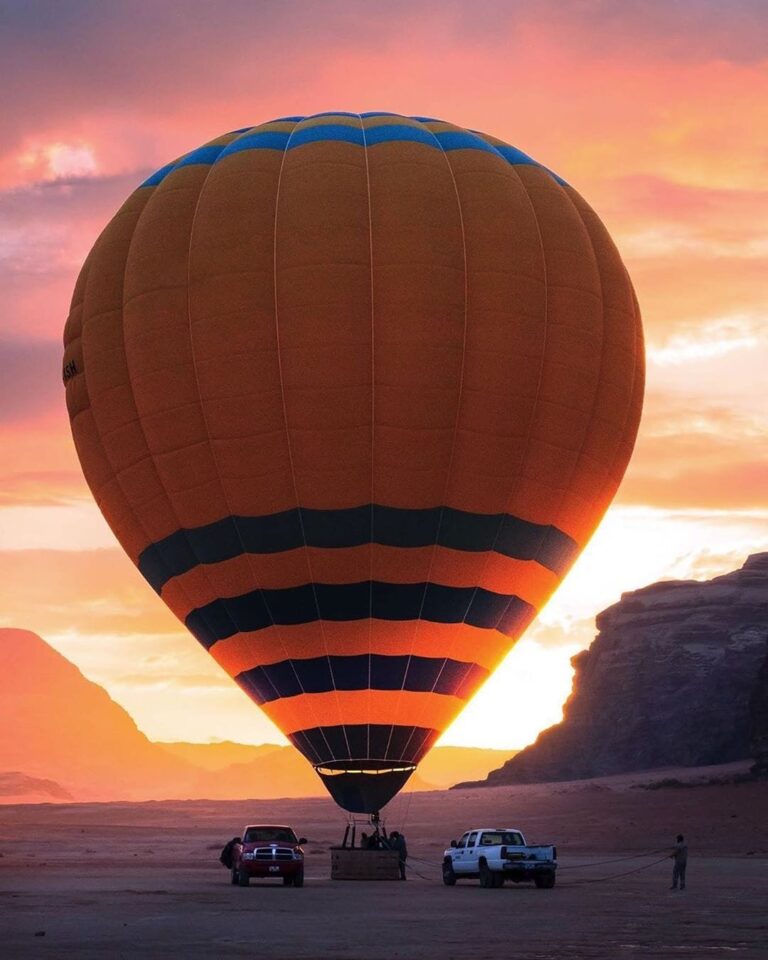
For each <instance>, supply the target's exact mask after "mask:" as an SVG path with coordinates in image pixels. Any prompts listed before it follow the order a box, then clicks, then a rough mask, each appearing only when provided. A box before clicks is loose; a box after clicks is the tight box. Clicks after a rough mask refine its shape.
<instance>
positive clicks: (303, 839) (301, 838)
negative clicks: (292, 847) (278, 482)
mask: <svg viewBox="0 0 768 960" xmlns="http://www.w3.org/2000/svg"><path fill="white" fill-rule="evenodd" d="M302 843H309V841H308V840H307V838H306V837H299V844H302Z"/></svg>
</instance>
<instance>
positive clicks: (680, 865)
mask: <svg viewBox="0 0 768 960" xmlns="http://www.w3.org/2000/svg"><path fill="white" fill-rule="evenodd" d="M669 856H670V859H672V860H674V861H675V863H674V866H673V867H672V886H671V887H670V890H677V884H678V881H679V882H680V889H681V890H685V868H686V866H687V865H688V844H687V843H686V842H685V838H684V837H683V835H682V833H678V835H677V843H676V844H675V846H674V849H673V850H672V853H670V855H669Z"/></svg>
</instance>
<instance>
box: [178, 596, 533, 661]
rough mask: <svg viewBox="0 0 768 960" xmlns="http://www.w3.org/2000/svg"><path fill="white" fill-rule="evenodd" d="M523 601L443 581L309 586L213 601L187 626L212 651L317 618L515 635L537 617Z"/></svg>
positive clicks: (196, 612)
mask: <svg viewBox="0 0 768 960" xmlns="http://www.w3.org/2000/svg"><path fill="white" fill-rule="evenodd" d="M535 612H536V611H535V609H534V608H533V607H532V606H531V604H530V603H526V602H525V601H524V600H521V599H520V598H519V597H516V596H514V595H509V594H503V593H494V592H493V591H491V590H484V589H483V588H482V587H447V586H445V585H443V584H440V583H384V582H382V581H380V580H364V581H361V582H360V583H343V584H337V583H305V584H302V585H301V586H299V587H285V588H283V589H279V590H276V589H272V590H252V591H251V592H249V593H245V594H242V595H241V596H239V597H227V598H226V599H223V598H222V599H218V600H214V601H212V602H211V603H208V604H206V605H205V606H203V607H198V608H197V609H196V610H193V611H192V612H191V613H190V614H189V615H188V616H187V617H186V619H185V621H184V623H185V625H186V626H187V628H188V629H189V631H190V632H191V633H192V634H193V635H194V636H195V637H196V638H197V639H198V640H199V641H200V643H201V644H202V645H203V646H204V647H205V648H206V649H207V650H209V649H210V648H211V647H212V646H213V645H214V644H215V643H217V642H218V641H219V640H225V639H226V638H227V637H231V636H234V635H235V634H236V633H244V632H251V631H256V630H264V629H265V628H266V627H269V626H271V625H272V624H276V625H280V626H295V625H297V624H300V623H314V622H315V621H317V620H332V621H336V622H341V621H350V620H367V619H368V618H369V617H373V618H374V619H376V620H395V621H401V620H428V621H429V622H431V623H466V624H468V625H469V626H471V627H482V628H484V629H488V630H498V631H499V633H503V634H504V635H505V636H517V635H518V633H519V632H520V630H521V629H522V628H523V627H524V626H526V625H527V624H528V623H529V621H530V620H531V618H532V617H533V616H534V614H535Z"/></svg>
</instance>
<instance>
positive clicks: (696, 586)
mask: <svg viewBox="0 0 768 960" xmlns="http://www.w3.org/2000/svg"><path fill="white" fill-rule="evenodd" d="M597 627H598V631H599V632H598V634H597V636H596V637H595V639H594V641H593V642H592V645H591V646H590V647H589V649H588V650H585V651H583V652H582V653H579V654H577V656H575V657H574V658H573V660H572V663H573V665H574V667H575V670H576V673H575V676H574V679H573V690H572V693H571V696H570V698H569V699H568V700H567V701H566V704H565V707H564V718H563V721H562V722H561V723H559V724H557V725H556V726H553V727H550V728H549V729H548V730H545V731H543V732H542V733H541V734H539V736H538V738H537V740H536V742H535V743H534V744H532V745H531V746H530V747H526V748H525V749H524V750H521V751H520V752H519V753H518V754H517V755H516V756H514V757H513V758H512V759H510V760H509V761H507V762H506V763H505V764H504V765H503V766H502V767H501V768H499V769H497V770H494V771H492V772H491V773H490V774H489V775H488V777H487V779H485V780H483V781H481V782H475V783H463V784H459V785H458V786H465V787H466V786H496V785H499V784H513V783H532V782H542V781H543V782H546V781H553V780H576V779H585V778H589V777H596V776H604V775H606V774H614V773H625V772H634V771H638V770H647V769H653V768H654V767H665V766H691V767H693V766H704V765H708V764H721V763H728V762H730V761H735V760H741V759H745V758H748V757H750V756H751V755H754V756H756V757H757V759H758V765H759V764H760V762H761V761H760V759H759V756H758V753H759V751H762V754H761V755H762V756H763V760H762V763H763V765H764V766H765V768H766V771H767V772H768V553H761V554H755V555H753V556H751V557H749V558H748V559H747V561H746V562H745V563H744V565H743V567H741V569H739V570H735V571H733V572H731V573H728V574H725V575H723V576H720V577H715V578H714V579H713V580H709V581H695V580H685V581H680V580H670V581H662V582H660V583H654V584H651V585H650V586H647V587H644V588H642V589H640V590H635V591H633V592H631V593H626V594H624V595H623V596H622V598H621V600H620V601H619V602H618V603H616V604H614V605H613V606H612V607H609V608H608V609H607V610H604V611H603V612H602V613H601V614H599V615H598V617H597ZM763 664H765V665H764V666H762V672H761V665H763Z"/></svg>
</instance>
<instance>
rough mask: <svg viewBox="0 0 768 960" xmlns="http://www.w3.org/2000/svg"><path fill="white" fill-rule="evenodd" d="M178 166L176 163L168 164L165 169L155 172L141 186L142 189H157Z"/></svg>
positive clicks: (161, 168)
mask: <svg viewBox="0 0 768 960" xmlns="http://www.w3.org/2000/svg"><path fill="white" fill-rule="evenodd" d="M175 166H176V163H175V162H174V163H166V165H165V166H164V167H160V169H159V170H155V172H154V173H153V174H152V176H151V177H147V179H146V180H145V181H144V183H142V184H140V186H142V187H156V186H157V185H158V183H160V182H161V181H162V180H164V179H165V178H166V177H167V176H168V174H169V173H170V172H171V170H173V168H174V167H175Z"/></svg>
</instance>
